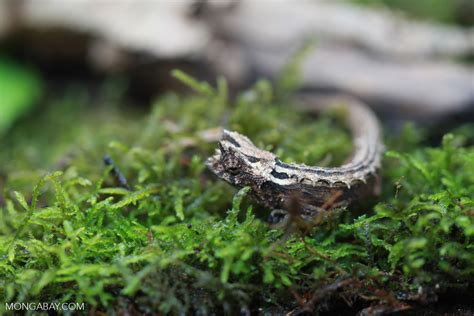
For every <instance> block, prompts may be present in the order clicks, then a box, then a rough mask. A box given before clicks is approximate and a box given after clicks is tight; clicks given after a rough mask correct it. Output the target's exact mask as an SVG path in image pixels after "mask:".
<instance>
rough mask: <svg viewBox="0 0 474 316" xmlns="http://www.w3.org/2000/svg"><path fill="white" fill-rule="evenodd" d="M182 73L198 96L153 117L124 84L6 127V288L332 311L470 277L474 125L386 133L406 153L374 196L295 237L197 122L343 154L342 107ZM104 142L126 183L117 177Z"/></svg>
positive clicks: (0, 235)
mask: <svg viewBox="0 0 474 316" xmlns="http://www.w3.org/2000/svg"><path fill="white" fill-rule="evenodd" d="M176 76H177V77H179V78H181V79H182V80H183V81H185V82H187V83H188V85H190V86H191V87H192V88H194V89H195V90H197V91H198V92H199V94H198V95H195V96H187V97H180V96H177V95H175V94H169V95H166V96H164V97H162V98H160V99H159V100H157V101H156V102H155V104H154V105H153V107H152V110H151V112H150V113H149V114H146V115H143V114H141V113H130V112H129V111H130V110H128V111H127V112H126V113H124V111H125V110H124V109H122V107H120V103H121V102H122V98H121V97H120V93H117V91H116V90H114V89H104V90H103V91H104V92H103V93H102V95H100V96H99V97H98V98H97V99H98V100H100V102H99V103H98V104H97V106H96V107H94V108H93V109H90V108H88V107H86V106H85V104H88V103H91V100H89V98H88V95H87V94H85V93H84V92H81V90H80V89H79V90H77V89H75V90H73V91H69V92H68V93H66V94H65V95H64V97H63V98H62V99H60V100H59V101H58V100H53V101H52V102H50V103H51V104H50V105H49V106H46V107H45V109H44V110H43V112H42V113H41V114H39V115H36V116H35V117H34V118H28V119H25V120H24V121H23V122H20V124H18V125H17V126H16V128H15V129H13V130H12V131H11V132H10V133H9V134H8V135H7V137H6V138H5V140H4V142H5V144H6V146H5V147H4V148H5V150H3V151H2V152H1V153H0V159H1V161H2V166H1V167H0V174H1V175H2V176H1V178H0V181H1V182H0V183H2V187H3V188H4V189H3V199H2V200H1V202H0V205H1V206H0V207H1V209H0V280H1V281H0V297H1V299H2V300H4V301H6V302H21V301H42V302H71V301H74V302H85V303H86V304H87V307H88V308H87V309H88V310H91V309H95V310H100V311H109V312H112V311H115V312H120V311H122V312H123V311H139V312H157V311H159V312H162V313H173V314H180V313H185V312H196V313H201V314H206V313H211V312H216V313H219V312H222V311H226V312H229V313H233V314H234V313H240V312H241V313H246V311H251V312H256V311H258V309H260V308H262V309H263V310H264V311H269V312H271V311H279V312H283V311H290V310H294V309H297V308H306V309H314V310H321V309H323V310H324V309H325V308H329V307H330V306H331V305H330V304H331V302H333V301H334V300H335V301H336V302H337V301H338V300H339V299H341V298H343V299H344V300H345V301H346V302H348V303H351V304H356V306H358V308H359V309H360V308H363V307H365V306H368V305H370V304H373V305H374V304H375V305H378V306H383V307H384V308H386V309H391V310H396V309H402V308H405V307H406V305H404V304H405V303H401V301H404V302H405V301H409V302H410V301H415V302H419V301H422V300H423V299H425V300H426V299H429V297H430V295H428V294H427V293H432V292H436V291H438V292H439V291H445V290H451V289H454V288H467V287H472V285H473V278H474V250H473V246H472V238H473V234H474V215H473V212H474V200H473V194H472V193H473V192H474V173H472V172H471V173H470V172H467V171H468V170H474V148H473V147H472V146H467V145H466V144H468V142H469V141H471V142H472V138H473V137H472V135H467V136H461V134H449V135H447V136H445V138H444V141H443V145H442V146H441V147H439V148H430V147H425V146H423V145H420V144H417V142H414V137H413V133H405V135H406V136H405V139H404V142H392V143H393V145H390V144H389V145H388V147H389V149H392V150H397V151H396V152H395V151H390V153H389V154H388V155H387V158H386V159H385V161H384V166H385V167H386V168H385V169H384V170H387V171H385V172H384V188H385V190H384V193H383V194H382V195H381V197H380V198H379V203H378V204H377V205H376V206H375V207H374V208H373V209H372V208H367V209H364V213H366V214H365V215H362V216H359V217H356V216H355V215H353V214H352V213H350V212H346V213H345V214H343V216H339V217H335V218H333V219H331V220H330V221H328V222H326V223H323V224H321V225H319V226H318V227H315V228H314V229H313V230H312V231H311V233H310V234H308V235H306V236H299V235H290V234H288V233H287V232H284V231H276V230H271V229H269V227H268V226H267V225H266V224H265V223H264V222H263V221H262V220H260V219H259V218H260V217H261V216H263V215H262V210H260V209H258V208H253V207H252V206H251V205H250V204H251V201H243V199H244V200H245V195H246V194H247V189H242V190H240V191H239V192H238V193H235V190H234V189H233V188H231V187H230V186H228V185H227V184H226V183H223V182H222V181H219V180H217V179H216V178H214V177H212V176H211V175H210V174H209V173H208V172H207V171H206V170H205V167H204V164H203V161H204V160H205V159H206V157H207V156H209V155H210V154H211V153H212V151H213V149H214V146H215V144H214V143H212V142H207V141H205V140H203V139H202V138H201V137H199V136H198V135H199V134H200V132H202V131H208V130H209V129H212V128H215V127H217V126H219V125H221V124H223V120H225V122H226V125H227V126H228V127H229V128H231V129H235V130H237V131H239V132H242V133H245V134H247V135H248V136H249V137H251V138H252V139H253V140H255V142H256V143H257V144H258V145H261V146H265V147H266V148H268V149H271V150H273V151H275V152H277V153H278V154H280V155H281V156H282V157H283V159H285V160H287V161H292V160H295V161H306V162H307V163H315V162H316V163H324V164H328V165H337V164H338V163H340V162H342V161H343V160H344V159H345V157H346V156H347V155H348V153H349V152H350V146H351V145H350V137H349V135H348V134H347V132H346V131H345V130H344V128H343V127H342V126H340V125H339V123H338V120H337V117H336V116H335V115H333V114H325V115H323V116H321V117H320V118H319V119H318V120H316V121H314V120H311V119H308V118H306V119H302V118H301V116H300V115H298V114H297V113H292V112H290V111H288V110H287V109H288V107H289V106H290V105H289V104H288V101H287V100H285V99H276V100H275V99H274V97H273V95H274V94H273V92H272V88H271V85H270V84H269V83H268V82H265V81H261V82H259V83H257V84H256V86H255V87H254V88H253V89H252V90H250V91H248V92H245V93H243V94H242V95H241V96H239V97H238V98H237V100H236V101H235V102H233V104H232V105H229V103H230V102H229V100H228V98H227V92H226V91H227V89H226V85H225V83H224V82H223V81H219V84H218V85H217V86H218V88H217V89H214V88H212V87H210V86H209V85H207V84H203V83H199V82H196V81H194V80H193V79H191V78H189V77H187V76H185V75H184V74H181V73H177V74H176ZM118 92H120V91H118ZM282 95H283V94H282ZM57 103H59V104H57ZM58 105H60V106H58ZM92 111H93V112H92ZM92 113H93V115H92ZM124 114H126V115H124ZM466 130H468V131H469V130H470V129H469V128H467V129H466ZM471 130H472V129H471ZM415 134H416V133H415ZM25 135H26V136H28V137H29V138H26V137H25ZM25 139H28V140H25ZM328 139H331V142H328V141H327V140H328ZM396 144H402V145H401V146H400V147H398V148H397V145H396ZM404 144H405V145H404ZM106 153H108V154H110V155H111V156H112V158H114V160H115V162H116V163H117V164H118V166H119V167H120V168H121V171H122V172H123V173H124V174H125V176H126V177H127V180H128V182H129V184H130V185H131V187H132V190H130V191H129V190H126V189H124V188H121V187H118V186H117V184H116V182H115V180H114V178H113V176H111V175H110V171H111V168H110V167H104V166H103V164H102V162H101V161H102V160H101V159H102V156H103V155H104V154H106ZM420 288H421V290H420ZM331 298H333V300H331ZM323 303H327V304H329V305H327V304H323ZM0 308H5V306H1V307H0Z"/></svg>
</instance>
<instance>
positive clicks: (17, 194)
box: [13, 191, 30, 211]
mask: <svg viewBox="0 0 474 316" xmlns="http://www.w3.org/2000/svg"><path fill="white" fill-rule="evenodd" d="M13 193H14V194H15V197H16V200H17V201H18V203H20V205H21V207H23V208H24V209H25V211H28V210H29V209H30V208H29V206H28V203H27V202H26V199H25V197H24V196H23V194H21V193H20V192H18V191H14V192H13Z"/></svg>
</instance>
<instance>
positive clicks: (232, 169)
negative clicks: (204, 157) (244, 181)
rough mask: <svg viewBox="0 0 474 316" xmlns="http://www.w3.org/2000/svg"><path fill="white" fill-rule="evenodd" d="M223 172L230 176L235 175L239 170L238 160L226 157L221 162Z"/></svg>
mask: <svg viewBox="0 0 474 316" xmlns="http://www.w3.org/2000/svg"><path fill="white" fill-rule="evenodd" d="M223 164H224V168H225V170H226V171H227V172H228V173H230V174H231V175H234V176H235V175H237V174H238V173H239V172H240V169H241V163H240V160H239V159H238V158H236V157H232V156H229V157H226V158H225V159H224V161H223Z"/></svg>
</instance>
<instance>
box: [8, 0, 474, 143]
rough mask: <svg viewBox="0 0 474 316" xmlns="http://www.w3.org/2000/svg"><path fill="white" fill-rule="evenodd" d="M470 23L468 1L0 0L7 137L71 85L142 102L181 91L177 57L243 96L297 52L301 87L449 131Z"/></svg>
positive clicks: (459, 104) (469, 79)
mask: <svg viewBox="0 0 474 316" xmlns="http://www.w3.org/2000/svg"><path fill="white" fill-rule="evenodd" d="M473 23H474V2H473V1H471V0H451V1H446V0H419V1H409V0H383V1H375V0H352V1H317V0H301V1H283V0H281V1H278V0H274V1H270V0H268V1H249V0H240V1H226V0H220V1H205V0H196V1H184V0H183V1H171V0H169V1H132V0H120V1H111V0H77V1H72V2H71V1H65V0H64V1H60V0H43V1H35V0H22V1H15V0H13V1H8V0H6V1H5V0H4V1H1V2H0V94H1V97H0V135H3V137H6V136H5V135H7V133H8V131H10V130H11V128H12V127H13V126H14V125H15V124H17V122H18V120H19V119H24V118H25V117H28V115H29V116H30V117H31V116H36V115H38V113H41V112H42V111H44V107H45V106H46V105H45V104H51V100H54V99H55V98H58V96H63V94H64V93H65V91H70V90H71V89H72V90H74V91H76V92H77V91H78V90H80V91H81V92H80V93H79V94H77V93H76V94H74V95H75V97H73V99H75V98H76V97H77V95H81V96H82V97H84V98H86V99H87V100H88V101H87V102H85V103H87V104H88V105H87V106H90V107H92V108H94V107H98V106H100V105H103V104H104V103H107V100H109V101H110V100H112V101H110V102H111V103H113V102H115V101H113V100H114V98H117V96H119V95H120V96H126V97H127V98H130V100H133V101H131V102H125V103H127V104H126V105H124V106H132V105H133V107H136V106H137V105H140V104H141V105H144V106H145V107H146V106H147V104H149V103H150V102H149V101H150V100H152V99H153V98H154V97H156V96H157V95H159V94H160V93H163V92H165V91H169V90H179V89H182V85H181V84H179V83H177V82H176V80H174V79H173V78H172V77H171V76H170V71H171V70H172V69H175V68H178V69H181V70H183V71H185V72H187V73H189V74H191V75H192V76H194V77H196V78H198V79H201V80H208V81H210V82H211V83H214V82H215V80H216V78H217V76H223V77H225V78H226V79H227V82H228V83H229V87H230V92H231V95H233V94H234V95H235V93H236V92H238V91H242V90H244V89H246V88H247V87H249V86H251V85H252V84H253V83H254V82H255V81H256V80H257V79H259V78H268V79H270V80H276V78H278V76H279V74H280V73H281V72H282V70H283V69H284V68H285V67H287V65H288V62H289V61H290V60H293V61H295V60H296V61H297V62H299V63H300V65H301V69H302V74H301V89H302V90H304V91H306V92H309V93H314V94H328V93H344V94H350V95H354V96H356V97H358V98H360V99H362V100H364V101H365V102H367V103H368V104H369V105H370V106H371V107H372V108H374V109H375V111H376V112H377V113H378V114H379V115H380V116H381V117H382V118H383V119H384V120H385V122H386V124H388V126H393V127H395V128H396V127H398V126H400V125H401V124H402V123H403V122H405V121H407V120H411V121H416V122H417V123H418V124H420V125H422V126H427V127H428V128H430V129H433V130H435V132H434V133H437V132H436V131H439V133H440V134H441V133H443V132H445V131H446V130H448V129H449V128H452V127H453V126H456V125H457V124H461V123H463V122H466V121H472V120H473V116H474V115H473V113H474V72H473V56H474V28H473ZM71 87H72V88H71ZM104 98H105V99H106V100H105V99H104ZM62 100H63V101H64V99H62ZM53 103H54V102H53ZM62 103H64V102H62ZM62 103H61V102H59V103H55V104H56V105H55V106H57V107H60V105H58V104H62ZM66 103H67V102H66ZM62 106H63V107H65V106H64V105H62ZM57 111H60V110H57ZM0 137H1V136H0Z"/></svg>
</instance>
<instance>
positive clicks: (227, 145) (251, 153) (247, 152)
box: [206, 130, 275, 187]
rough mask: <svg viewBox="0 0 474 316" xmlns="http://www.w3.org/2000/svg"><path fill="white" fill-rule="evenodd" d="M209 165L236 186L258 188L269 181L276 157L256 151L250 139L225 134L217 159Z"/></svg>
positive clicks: (210, 159)
mask: <svg viewBox="0 0 474 316" xmlns="http://www.w3.org/2000/svg"><path fill="white" fill-rule="evenodd" d="M206 164H207V166H208V167H209V169H210V170H211V171H212V172H214V173H215V174H216V175H217V176H218V177H219V178H222V179H224V180H225V181H227V182H229V183H230V184H232V185H235V186H239V187H243V186H251V187H254V186H255V185H257V186H258V185H259V184H261V183H263V182H265V181H266V180H267V179H268V177H269V175H270V173H271V171H272V170H273V167H274V165H275V156H274V155H273V154H271V153H269V152H267V151H263V150H261V149H259V148H258V147H256V146H255V145H254V144H253V143H252V142H251V141H250V139H248V138H247V137H246V136H243V135H241V134H239V133H237V132H231V131H227V130H224V131H223V133H222V137H221V139H220V141H219V147H218V149H216V153H215V155H213V156H212V157H209V158H208V160H207V162H206Z"/></svg>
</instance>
